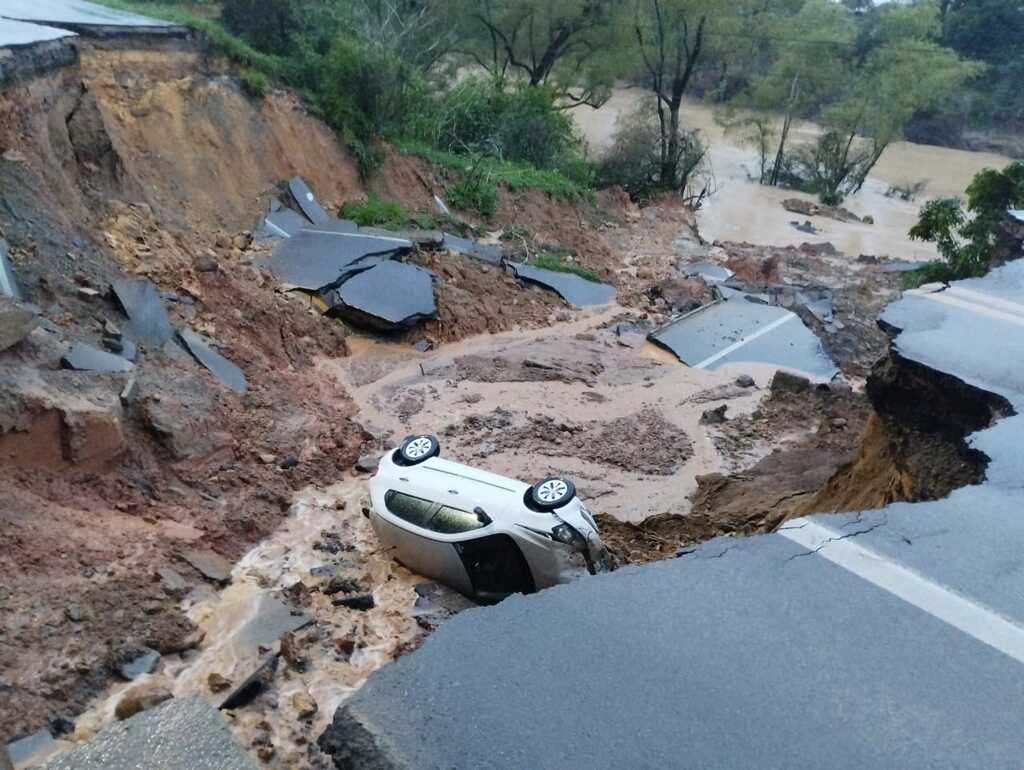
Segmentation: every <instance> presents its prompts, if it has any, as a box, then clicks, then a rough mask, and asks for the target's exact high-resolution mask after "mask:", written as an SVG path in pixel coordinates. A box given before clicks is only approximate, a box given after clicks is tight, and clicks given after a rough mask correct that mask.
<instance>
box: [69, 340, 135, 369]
mask: <svg viewBox="0 0 1024 770" xmlns="http://www.w3.org/2000/svg"><path fill="white" fill-rule="evenodd" d="M60 362H61V365H62V366H63V367H64V368H65V369H75V370H77V371H80V372H130V371H132V370H133V369H134V368H135V365H134V364H133V363H132V362H131V361H129V360H127V359H126V358H122V357H121V356H118V355H115V354H113V353H107V352H106V351H104V350H99V349H98V348H94V347H93V346H92V345H86V344H85V343H83V342H76V343H74V344H73V345H72V346H71V350H69V351H68V352H67V353H66V354H64V357H63V358H61V360H60Z"/></svg>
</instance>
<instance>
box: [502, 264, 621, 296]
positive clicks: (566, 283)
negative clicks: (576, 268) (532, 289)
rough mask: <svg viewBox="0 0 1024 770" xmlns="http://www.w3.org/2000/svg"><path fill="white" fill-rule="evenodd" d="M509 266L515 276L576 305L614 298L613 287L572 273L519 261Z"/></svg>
mask: <svg viewBox="0 0 1024 770" xmlns="http://www.w3.org/2000/svg"><path fill="white" fill-rule="evenodd" d="M511 267H512V271H513V272H514V273H515V276H516V277H517V278H519V279H521V280H523V281H526V282H528V283H533V284H537V285H538V286H542V287H543V288H545V289H548V290H550V291H553V292H555V293H556V294H558V295H559V296H560V297H561V298H562V299H564V300H565V301H566V302H568V303H569V304H570V305H575V306H576V307H586V306H588V305H607V304H608V303H609V302H611V301H612V300H614V299H615V287H614V286H609V285H608V284H606V283H595V282H594V281H588V280H586V279H584V278H580V277H579V276H578V275H573V274H572V273H562V272H557V271H555V270H545V269H544V268H541V267H534V266H533V265H527V264H525V263H521V262H514V263H512V265H511Z"/></svg>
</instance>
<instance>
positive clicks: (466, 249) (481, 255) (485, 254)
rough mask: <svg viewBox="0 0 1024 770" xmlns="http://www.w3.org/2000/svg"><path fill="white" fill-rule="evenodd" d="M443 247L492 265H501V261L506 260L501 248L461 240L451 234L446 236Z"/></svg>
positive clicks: (466, 239)
mask: <svg viewBox="0 0 1024 770" xmlns="http://www.w3.org/2000/svg"><path fill="white" fill-rule="evenodd" d="M441 245H442V246H444V248H446V249H448V250H449V251H454V252H455V253H456V254H464V255H466V256H467V257H473V258H474V259H479V260H481V261H482V262H487V263H489V264H491V265H500V264H501V260H502V259H503V258H504V252H503V251H502V249H501V246H494V245H491V244H487V243H478V242H477V241H471V240H469V239H468V238H460V237H459V236H457V235H452V234H450V233H445V234H444V240H443V241H442V242H441Z"/></svg>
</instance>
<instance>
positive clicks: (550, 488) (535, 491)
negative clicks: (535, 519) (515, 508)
mask: <svg viewBox="0 0 1024 770" xmlns="http://www.w3.org/2000/svg"><path fill="white" fill-rule="evenodd" d="M574 497H576V487H575V485H573V483H572V482H571V481H569V479H563V478H562V477H561V476H548V477H547V478H546V479H543V480H541V481H538V482H537V483H536V484H534V485H533V486H532V487H530V500H531V501H532V502H533V504H534V505H535V506H536V507H537V508H538V509H540V510H542V511H553V510H555V508H561V507H562V506H563V505H565V504H566V503H568V502H569V501H570V500H572V499H573V498H574Z"/></svg>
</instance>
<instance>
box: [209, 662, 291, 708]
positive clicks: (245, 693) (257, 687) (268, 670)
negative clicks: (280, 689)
mask: <svg viewBox="0 0 1024 770" xmlns="http://www.w3.org/2000/svg"><path fill="white" fill-rule="evenodd" d="M277 661H278V656H277V655H276V654H274V655H269V656H267V658H266V659H265V660H264V661H263V662H262V663H260V665H259V666H258V667H257V669H256V670H255V671H253V672H252V673H251V674H250V675H249V676H248V677H247V678H246V680H245V681H244V682H242V683H241V684H240V685H238V687H236V688H235V689H234V690H233V691H232V692H231V693H230V694H229V695H228V697H226V698H225V699H224V700H223V701H222V702H221V704H220V706H219V707H218V708H219V709H220V710H221V711H223V710H224V709H237V708H241V707H242V706H246V705H248V704H250V703H252V702H253V701H254V700H256V698H258V697H259V696H260V694H261V693H263V692H264V691H265V690H266V689H267V688H268V687H269V686H270V683H271V682H273V680H274V674H275V673H276V672H277Z"/></svg>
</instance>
